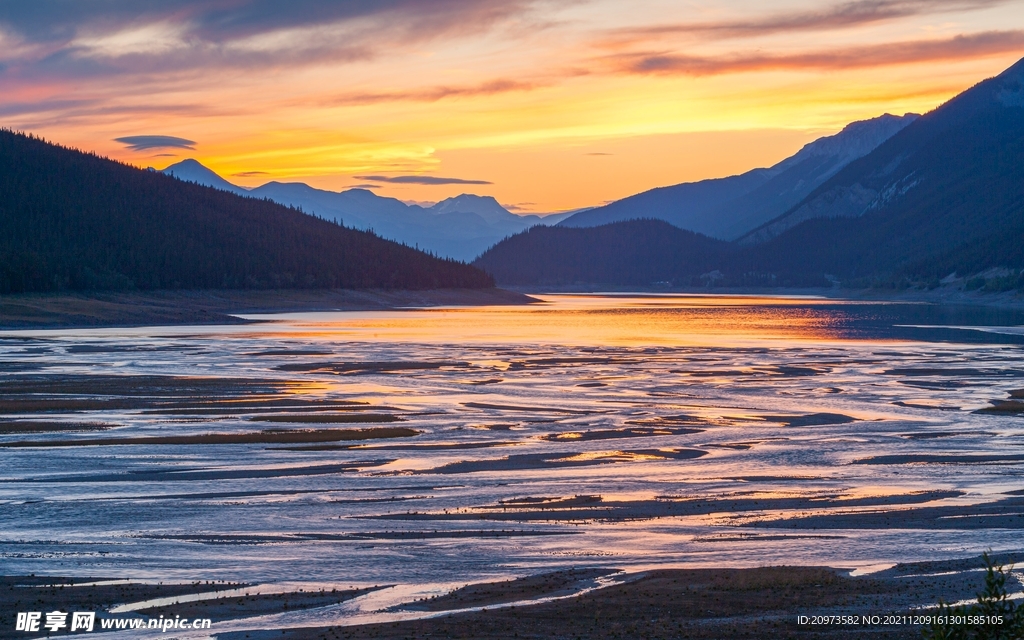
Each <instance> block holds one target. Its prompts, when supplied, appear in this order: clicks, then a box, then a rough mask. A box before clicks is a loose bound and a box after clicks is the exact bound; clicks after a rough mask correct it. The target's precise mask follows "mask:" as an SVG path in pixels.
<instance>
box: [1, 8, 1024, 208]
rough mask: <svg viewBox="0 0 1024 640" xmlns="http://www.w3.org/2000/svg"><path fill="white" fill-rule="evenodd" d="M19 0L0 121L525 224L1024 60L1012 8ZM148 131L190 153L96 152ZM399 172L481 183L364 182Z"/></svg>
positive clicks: (779, 148)
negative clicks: (494, 202)
mask: <svg viewBox="0 0 1024 640" xmlns="http://www.w3.org/2000/svg"><path fill="white" fill-rule="evenodd" d="M16 4H27V5H28V6H27V7H22V8H10V7H9V5H8V8H3V7H0V87H2V91H0V124H2V125H3V126H5V127H8V128H13V129H17V130H24V131H31V132H33V133H37V134H40V135H43V136H44V137H46V138H47V139H50V140H52V141H56V142H60V143H63V144H67V145H70V146H75V147H78V148H82V149H87V150H91V151H96V152H98V153H100V154H103V155H107V156H110V157H113V158H117V159H119V160H123V161H126V162H130V163H132V164H136V165H139V166H155V167H158V168H162V167H164V166H166V165H168V164H171V163H172V162H176V161H178V160H180V159H183V158H186V157H194V158H196V159H198V160H199V161H201V162H203V163H204V164H205V165H207V166H209V167H210V168H212V169H214V170H215V171H217V172H218V173H220V174H221V175H222V176H224V177H225V178H228V179H229V180H231V181H233V182H236V183H238V184H242V185H247V186H256V185H259V184H262V183H263V182H266V181H269V180H280V181H304V182H308V183H310V184H312V185H314V186H318V187H322V188H329V189H333V190H341V189H345V188H349V187H352V186H356V185H367V184H373V185H375V186H374V191H375V192H376V193H378V194H379V195H387V196H394V197H398V198H402V199H404V200H416V201H436V200H440V199H442V198H445V197H448V196H452V195H456V194H458V193H463V192H469V193H477V194H480V195H493V196H495V197H497V198H498V200H499V201H501V202H502V203H503V204H506V205H510V206H511V207H515V208H516V210H517V211H523V212H548V211H558V210H566V209H572V208H577V207H584V206H592V205H596V204H600V203H602V202H605V201H608V200H613V199H617V198H621V197H624V196H627V195H630V194H632V193H636V192H639V191H643V190H645V189H649V188H652V187H656V186H663V185H667V184H674V183H678V182H683V181H688V180H696V179H702V178H708V177H716V176H722V175H728V174H732V173H738V172H742V171H745V170H747V169H750V168H753V167H755V166H766V165H770V164H773V163H774V162H777V161H778V160H781V159H782V158H784V157H786V156H788V155H790V154H792V153H793V152H795V151H796V150H797V149H799V148H800V146H801V145H803V144H805V143H806V142H808V141H810V140H812V139H814V138H815V137H818V136H820V135H824V134H828V133H833V132H835V131H837V130H839V129H840V128H842V126H843V125H845V124H846V123H848V122H850V121H853V120H858V119H865V118H870V117H874V116H877V115H880V114H882V113H885V112H889V113H897V114H902V113H905V112H910V111H914V112H924V111H927V110H929V109H932V108H934V107H935V106H937V105H939V104H941V103H942V102H943V101H944V100H946V99H948V98H950V97H952V96H953V95H955V94H956V93H958V92H960V91H962V90H964V89H966V88H968V87H969V86H971V85H972V84H975V83H976V82H978V81H980V80H982V79H984V78H986V77H990V76H992V75H995V74H997V73H999V72H1000V71H1002V70H1003V69H1004V68H1006V67H1008V66H1010V65H1011V64H1012V63H1014V62H1015V61H1016V60H1018V59H1019V58H1020V57H1022V56H1024V1H1021V0H1018V1H999V0H870V1H867V0H855V1H853V2H845V3H836V4H827V3H822V2H810V1H801V2H794V1H789V2H772V3H764V2H748V1H745V0H729V1H724V2H679V1H667V0H660V1H659V0H638V1H635V2H620V1H618V0H594V1H589V2H588V1H582V0H581V1H572V2H570V1H566V2H540V1H528V0H504V1H501V2H498V1H497V0H491V1H487V0H381V1H380V2H375V3H365V2H348V1H345V0H339V1H337V2H330V3H328V2H312V1H296V2H290V3H276V2H270V1H269V0H230V1H229V0H209V1H205V2H198V1H188V0H186V1H182V2H165V3H139V2H126V1H123V0H113V1H111V2H108V3H104V4H103V9H102V10H99V9H90V8H89V6H90V5H92V3H75V4H74V5H68V4H67V3H62V2H59V1H58V0H38V1H37V2H33V3H16ZM150 4H151V5H152V7H151V8H147V7H149V6H150ZM69 6H71V7H73V9H71V10H69V8H68V7H69ZM367 7H369V8H367ZM158 135H159V136H175V137H179V138H182V139H185V140H189V141H195V144H194V145H187V146H192V147H194V148H193V149H186V148H179V147H173V146H172V147H163V148H160V147H148V148H141V149H140V148H136V149H132V148H129V147H128V146H126V145H125V144H123V143H120V142H117V141H115V139H116V138H123V137H126V136H158ZM143 147H145V145H143ZM366 176H370V177H371V178H372V179H368V178H366ZM399 176H421V177H422V176H431V177H434V178H452V179H457V180H467V181H475V182H476V181H480V182H485V183H490V184H465V183H463V184H458V183H455V184H440V185H423V184H408V183H398V184H396V183H389V182H385V181H382V180H381V178H395V177H399Z"/></svg>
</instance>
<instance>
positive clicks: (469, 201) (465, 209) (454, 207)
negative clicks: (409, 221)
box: [429, 193, 516, 223]
mask: <svg viewBox="0 0 1024 640" xmlns="http://www.w3.org/2000/svg"><path fill="white" fill-rule="evenodd" d="M429 211H431V212H432V213H436V214H441V213H475V214H476V215H478V216H480V217H481V218H483V219H484V220H486V221H488V222H491V223H496V222H503V221H505V220H508V219H510V217H511V218H513V219H514V218H516V215H515V214H514V213H511V212H510V211H509V210H508V209H506V208H505V207H503V206H501V204H499V203H498V201H497V200H495V199H494V198H493V197H491V196H478V195H474V194H472V193H463V194H460V195H457V196H455V197H453V198H446V199H444V200H442V201H441V202H438V203H437V204H435V205H434V206H432V207H430V209H429Z"/></svg>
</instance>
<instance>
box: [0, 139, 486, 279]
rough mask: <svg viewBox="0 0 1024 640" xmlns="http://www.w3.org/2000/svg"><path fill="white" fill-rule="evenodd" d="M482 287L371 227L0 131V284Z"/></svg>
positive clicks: (464, 268) (458, 268)
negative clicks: (336, 221) (366, 228)
mask: <svg viewBox="0 0 1024 640" xmlns="http://www.w3.org/2000/svg"><path fill="white" fill-rule="evenodd" d="M490 286H493V281H492V279H491V278H490V277H489V276H488V275H486V274H485V273H483V272H481V271H479V270H477V269H475V268H473V267H471V266H468V265H465V264H462V263H459V262H454V261H451V260H441V259H438V258H434V257H431V256H429V255H427V254H425V253H422V252H419V251H416V250H415V249H412V248H409V247H405V246H403V245H399V244H397V243H394V242H390V241H387V240H383V239H381V238H378V237H376V236H375V235H373V234H372V233H367V232H363V231H357V230H354V229H348V228H345V227H342V226H339V225H337V224H334V223H331V222H327V221H324V220H319V219H317V218H314V217H312V216H308V215H305V214H303V213H301V212H299V211H296V210H293V209H289V208H286V207H282V206H280V205H277V204H274V203H272V202H269V201H265V200H258V199H255V198H245V197H241V196H238V195H234V194H231V193H227V192H224V191H218V190H216V189H213V188H210V187H204V186H199V185H195V184H188V183H184V182H182V181H180V180H176V179H175V178H173V177H170V176H165V175H162V174H159V173H155V172H150V171H143V170H140V169H135V168H133V167H129V166H126V165H123V164H120V163H117V162H114V161H111V160H107V159H104V158H100V157H98V156H95V155H92V154H87V153H82V152H80V151H76V150H72V149H67V148H64V147H60V146H57V145H53V144H49V143H47V142H44V141H42V140H40V139H38V138H33V137H30V136H25V135H22V134H17V133H12V132H10V131H0V293H11V292H27V291H56V290H81V289H133V288H136V289H183V288H196V289H219V288H384V289H430V288H448V287H465V288H481V287H490Z"/></svg>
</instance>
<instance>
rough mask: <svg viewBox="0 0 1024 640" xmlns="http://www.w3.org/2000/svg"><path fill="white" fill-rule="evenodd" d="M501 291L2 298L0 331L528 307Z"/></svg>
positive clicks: (518, 297) (297, 291) (246, 292)
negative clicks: (325, 313) (255, 316)
mask: <svg viewBox="0 0 1024 640" xmlns="http://www.w3.org/2000/svg"><path fill="white" fill-rule="evenodd" d="M530 302H534V299H533V298H531V297H529V296H527V295H525V294H522V293H515V292H511V291H505V290H502V289H433V290H426V291H385V290H351V289H329V290H306V289H274V290H225V291H147V292H89V293H64V294H18V295H2V296H0V329H48V328H54V329H56V328H69V327H124V326H145V325H165V324H167V325H171V324H240V323H244V322H246V321H245V320H243V319H241V318H239V317H237V316H236V315H234V314H247V313H286V312H292V311H375V310H381V309H396V308H402V307H435V306H483V305H509V304H529V303H530Z"/></svg>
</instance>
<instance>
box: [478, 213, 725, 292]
mask: <svg viewBox="0 0 1024 640" xmlns="http://www.w3.org/2000/svg"><path fill="white" fill-rule="evenodd" d="M731 253H732V251H731V246H730V245H729V244H728V243H726V242H723V241H721V240H714V239H712V238H709V237H707V236H703V235H700V234H697V233H694V232H692V231H684V230H682V229H678V228H676V227H673V226H672V225H670V224H669V223H667V222H664V221H662V220H629V221H626V222H615V223H612V224H606V225H602V226H599V227H585V228H578V227H559V226H555V227H540V226H538V227H533V228H532V229H529V230H528V231H524V232H522V233H519V234H517V235H514V236H512V237H511V238H508V239H506V240H504V241H503V242H500V243H498V244H497V245H495V246H494V247H491V248H490V249H488V250H487V251H486V252H484V254H483V255H482V256H480V257H479V258H477V260H476V261H475V262H474V263H473V264H474V265H476V266H478V267H480V268H481V269H484V270H486V271H487V272H488V273H490V274H491V275H493V276H494V277H495V279H496V280H497V281H498V282H501V283H502V284H509V285H527V284H541V285H553V284H574V283H602V284H622V285H636V286H647V285H650V284H652V283H655V282H670V283H672V284H675V285H678V286H683V285H689V284H698V283H700V282H701V278H700V276H701V275H703V274H705V273H707V272H709V271H711V270H712V269H714V268H716V267H717V266H718V265H720V264H721V262H722V260H723V259H725V258H726V256H728V255H730V254H731Z"/></svg>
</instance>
